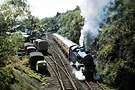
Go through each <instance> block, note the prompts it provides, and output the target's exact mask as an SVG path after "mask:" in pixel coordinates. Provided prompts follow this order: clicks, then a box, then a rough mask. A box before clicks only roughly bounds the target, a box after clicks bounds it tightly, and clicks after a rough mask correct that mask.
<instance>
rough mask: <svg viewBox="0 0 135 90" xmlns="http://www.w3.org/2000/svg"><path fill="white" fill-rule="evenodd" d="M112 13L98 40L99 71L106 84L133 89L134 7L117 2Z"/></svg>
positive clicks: (124, 1) (125, 0)
mask: <svg viewBox="0 0 135 90" xmlns="http://www.w3.org/2000/svg"><path fill="white" fill-rule="evenodd" d="M114 12H115V14H114ZM109 13H110V17H109V18H108V23H107V25H106V26H104V27H103V28H102V30H101V32H100V35H99V37H98V40H97V47H96V48H97V54H96V55H97V61H98V64H99V65H98V69H99V71H100V74H101V75H102V77H103V81H104V82H105V83H107V84H109V85H113V86H116V87H117V88H118V89H120V90H131V89H132V88H133V87H134V85H133V83H135V63H134V60H135V47H134V45H135V27H134V26H135V4H134V3H133V0H117V2H116V5H115V7H114V8H111V9H110V12H109Z"/></svg>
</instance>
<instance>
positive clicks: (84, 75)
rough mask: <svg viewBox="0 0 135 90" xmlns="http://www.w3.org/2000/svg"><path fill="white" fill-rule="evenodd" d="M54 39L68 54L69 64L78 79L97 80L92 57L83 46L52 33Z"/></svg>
mask: <svg viewBox="0 0 135 90" xmlns="http://www.w3.org/2000/svg"><path fill="white" fill-rule="evenodd" d="M53 36H54V40H55V41H56V42H57V43H58V45H59V46H60V47H61V48H62V49H63V51H64V52H65V54H66V55H67V56H68V59H69V62H70V65H71V66H72V67H73V70H74V72H75V73H74V74H75V76H76V78H77V79H78V80H97V79H99V78H96V77H97V72H96V69H95V64H94V61H93V57H92V55H91V53H90V52H89V51H86V50H85V48H84V47H80V46H79V45H77V44H76V43H74V42H72V41H70V40H68V39H66V38H64V37H62V36H60V35H58V34H56V33H54V34H53Z"/></svg>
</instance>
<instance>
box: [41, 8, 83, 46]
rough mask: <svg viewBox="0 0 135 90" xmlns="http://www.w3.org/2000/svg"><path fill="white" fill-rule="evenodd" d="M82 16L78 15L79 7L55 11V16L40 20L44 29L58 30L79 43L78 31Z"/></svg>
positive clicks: (81, 24) (81, 23)
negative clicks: (65, 10)
mask: <svg viewBox="0 0 135 90" xmlns="http://www.w3.org/2000/svg"><path fill="white" fill-rule="evenodd" d="M83 22H84V18H83V17H82V16H81V15H80V9H79V7H76V8H75V9H74V10H71V11H67V12H66V13H57V15H56V16H55V17H52V18H45V19H43V20H42V26H43V28H44V30H45V31H51V32H58V33H59V34H61V35H63V36H65V37H67V38H68V39H70V40H72V41H74V42H76V43H79V38H80V31H81V27H82V26H83Z"/></svg>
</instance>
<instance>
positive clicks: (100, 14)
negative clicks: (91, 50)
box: [79, 0, 115, 46]
mask: <svg viewBox="0 0 135 90" xmlns="http://www.w3.org/2000/svg"><path fill="white" fill-rule="evenodd" d="M114 2H115V0H80V9H81V15H82V16H83V17H84V18H85V22H84V26H83V28H82V30H81V37H80V40H79V43H80V45H81V46H83V45H86V42H87V44H89V45H91V44H92V43H93V41H94V39H95V38H96V37H97V35H98V30H99V29H100V24H102V23H105V21H106V18H107V11H108V9H109V7H111V6H113V5H114Z"/></svg>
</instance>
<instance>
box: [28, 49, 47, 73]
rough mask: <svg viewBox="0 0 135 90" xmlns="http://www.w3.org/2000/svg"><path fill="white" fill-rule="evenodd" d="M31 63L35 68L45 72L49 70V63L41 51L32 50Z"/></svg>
mask: <svg viewBox="0 0 135 90" xmlns="http://www.w3.org/2000/svg"><path fill="white" fill-rule="evenodd" d="M29 64H30V66H31V68H32V69H33V70H36V71H37V72H39V73H42V74H45V73H46V72H47V63H46V61H45V59H44V55H43V54H42V53H41V52H31V53H30V59H29Z"/></svg>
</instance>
